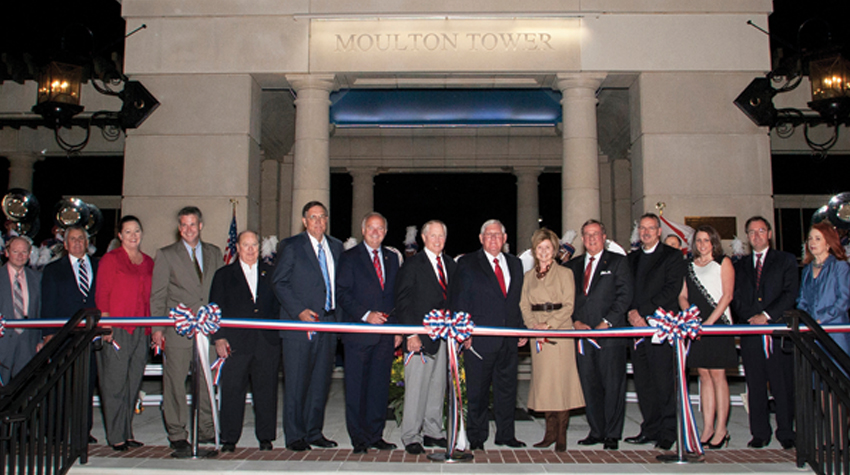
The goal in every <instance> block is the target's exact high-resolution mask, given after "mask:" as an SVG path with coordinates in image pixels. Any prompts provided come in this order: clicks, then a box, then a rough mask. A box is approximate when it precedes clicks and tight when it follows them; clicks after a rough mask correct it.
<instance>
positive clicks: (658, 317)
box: [646, 305, 703, 455]
mask: <svg viewBox="0 0 850 475" xmlns="http://www.w3.org/2000/svg"><path fill="white" fill-rule="evenodd" d="M646 321H647V322H648V323H649V324H650V325H651V326H653V327H655V328H656V331H655V334H654V335H652V343H655V344H662V343H664V340H667V342H668V343H670V345H672V346H673V348H674V349H675V351H676V365H677V371H676V377H677V378H678V381H679V384H678V388H677V391H676V393H677V394H676V397H677V398H678V405H679V409H680V410H681V411H682V414H681V415H682V417H681V418H680V419H681V420H680V421H679V424H680V427H681V431H682V442H683V445H684V449H685V450H687V451H688V452H691V453H695V454H700V455H702V453H703V450H702V444H700V442H699V431H698V430H697V424H696V421H695V420H694V413H693V410H692V409H691V397H690V395H689V394H688V378H687V372H686V371H687V370H686V364H685V361H686V360H687V356H688V348H687V346H686V345H685V343H686V342H687V341H688V340H693V339H696V338H697V337H699V332H700V329H701V328H702V322H701V321H700V318H699V309H698V308H697V307H696V305H691V307H690V308H689V309H687V310H685V311H683V312H679V313H677V314H674V313H673V312H666V311H664V309H663V308H659V309H658V310H656V311H655V314H654V315H651V316H649V317H647V318H646Z"/></svg>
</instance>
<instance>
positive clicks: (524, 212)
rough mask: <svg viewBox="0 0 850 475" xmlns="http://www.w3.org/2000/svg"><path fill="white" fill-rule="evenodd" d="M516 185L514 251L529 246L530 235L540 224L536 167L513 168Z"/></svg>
mask: <svg viewBox="0 0 850 475" xmlns="http://www.w3.org/2000/svg"><path fill="white" fill-rule="evenodd" d="M514 175H516V177H517V185H516V234H517V235H516V237H517V241H516V243H517V244H516V249H515V251H516V253H517V254H519V253H521V252H522V251H524V250H526V249H528V248H530V247H531V235H532V234H534V231H536V230H537V228H538V227H539V226H540V224H539V223H540V222H539V221H538V220H539V218H540V208H539V204H538V201H539V196H538V191H537V177H538V176H539V175H540V170H539V169H537V168H514Z"/></svg>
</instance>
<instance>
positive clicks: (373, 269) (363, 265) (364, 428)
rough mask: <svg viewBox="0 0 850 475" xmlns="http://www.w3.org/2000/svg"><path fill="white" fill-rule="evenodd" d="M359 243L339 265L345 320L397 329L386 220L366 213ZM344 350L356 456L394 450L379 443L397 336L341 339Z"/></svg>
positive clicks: (394, 263)
mask: <svg viewBox="0 0 850 475" xmlns="http://www.w3.org/2000/svg"><path fill="white" fill-rule="evenodd" d="M360 229H361V231H362V232H363V242H362V243H360V244H359V245H357V246H355V247H353V248H351V249H349V250H347V251H345V252H344V253H343V254H342V257H340V259H339V272H337V276H336V285H337V289H338V291H339V307H340V308H341V309H342V311H343V320H344V321H346V322H349V323H368V324H371V325H383V324H385V323H396V322H397V320H398V319H397V318H396V316H395V315H393V307H394V305H393V302H394V298H395V292H394V289H395V279H396V275H397V274H398V267H399V264H398V256H397V255H396V254H395V253H394V252H392V251H390V250H389V249H387V248H385V247H382V246H381V243H382V242H383V241H384V237H385V236H386V235H387V220H386V218H384V217H383V216H382V215H381V214H380V213H375V212H372V213H369V214H367V215H366V217H365V218H363V223H362V225H361V228H360ZM342 342H343V344H344V345H345V423H346V426H347V428H348V435H349V437H351V445H352V446H353V447H354V453H355V454H358V453H364V454H365V453H366V452H367V450H368V448H370V447H371V448H375V449H378V450H393V449H395V448H396V445H395V444H392V443H389V442H387V441H385V440H384V439H383V435H384V425H385V424H386V419H387V401H388V399H389V386H390V372H391V370H392V364H393V349H394V348H395V347H396V346H398V345H399V344H401V336H400V335H381V334H352V333H345V334H343V335H342Z"/></svg>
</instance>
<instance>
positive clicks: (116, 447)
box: [112, 443, 130, 452]
mask: <svg viewBox="0 0 850 475" xmlns="http://www.w3.org/2000/svg"><path fill="white" fill-rule="evenodd" d="M129 448H130V447H127V444H126V443H123V444H115V445H113V446H112V450H114V451H116V452H126V451H127V449H129Z"/></svg>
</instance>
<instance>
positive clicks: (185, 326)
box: [168, 303, 221, 338]
mask: <svg viewBox="0 0 850 475" xmlns="http://www.w3.org/2000/svg"><path fill="white" fill-rule="evenodd" d="M168 317H169V318H171V319H173V320H174V330H175V331H176V332H177V334H178V335H180V336H185V337H188V338H194V336H195V335H197V334H198V333H199V332H200V333H203V334H204V335H207V336H209V335H212V334H213V333H215V332H217V331H218V329H219V327H220V323H219V322H220V321H221V309H220V308H219V307H218V305H216V304H214V303H211V304H209V305H204V306H202V307H201V308H199V309H198V314H197V315H195V314H194V313H192V309H191V308H189V307H187V306H185V305H183V304H182V303H181V304H180V305H178V306H177V308H172V309H171V311H170V312H169V313H168Z"/></svg>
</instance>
